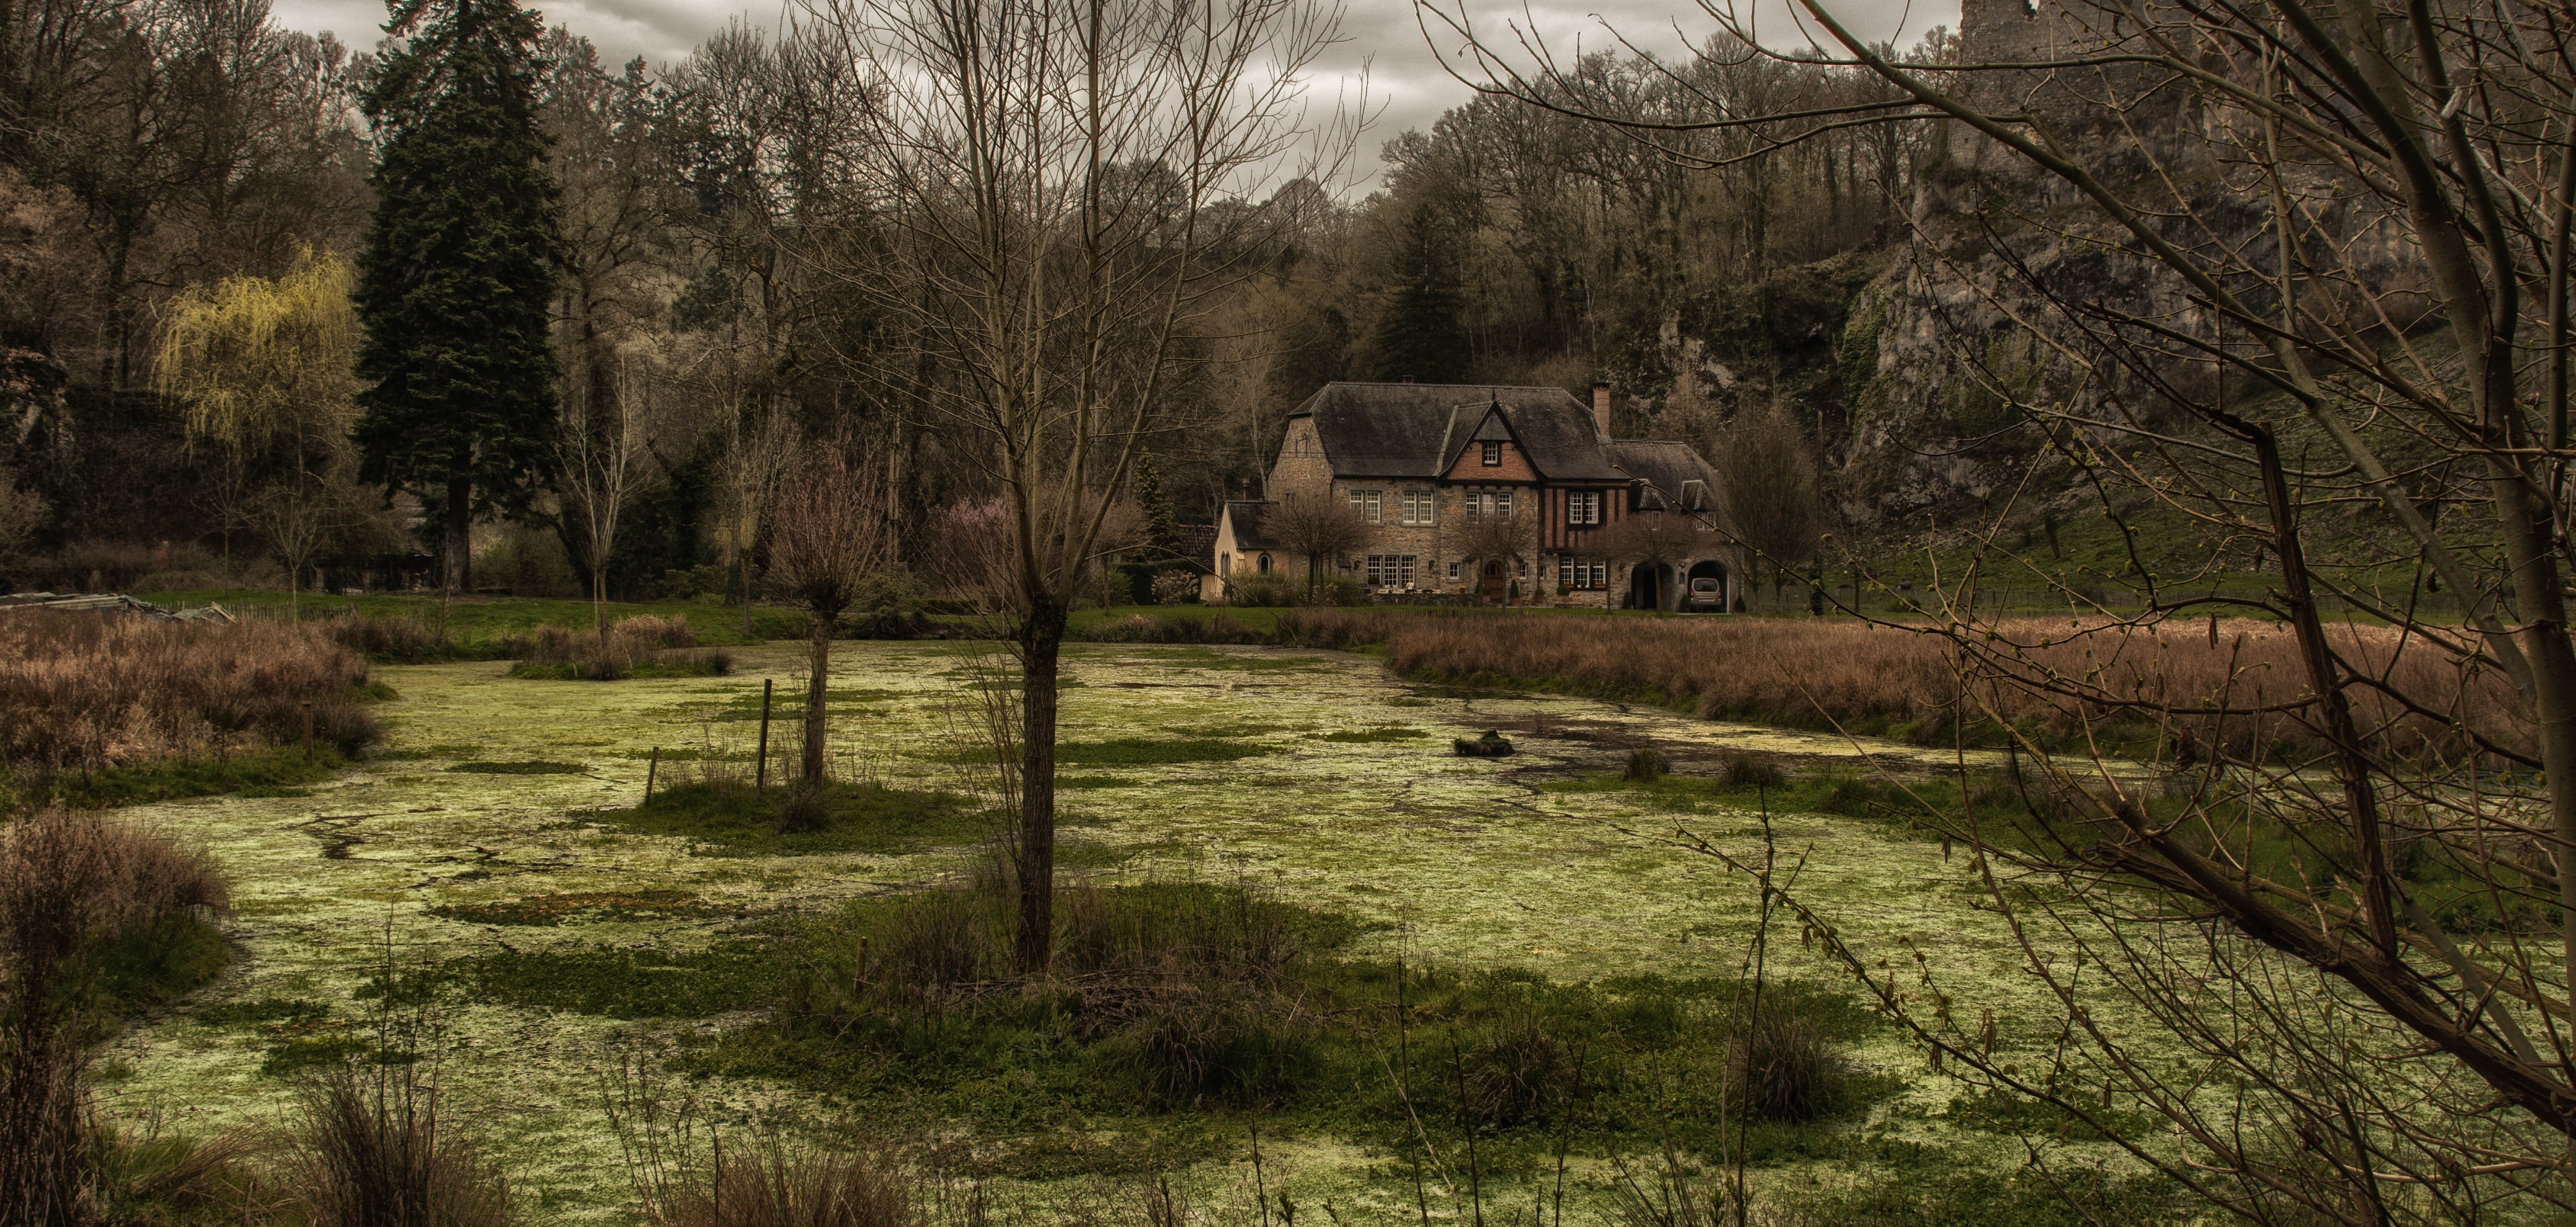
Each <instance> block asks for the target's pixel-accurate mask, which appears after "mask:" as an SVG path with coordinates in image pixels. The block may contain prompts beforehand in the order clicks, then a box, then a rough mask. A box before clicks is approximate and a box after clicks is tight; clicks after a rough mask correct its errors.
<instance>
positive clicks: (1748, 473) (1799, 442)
mask: <svg viewBox="0 0 2576 1227" xmlns="http://www.w3.org/2000/svg"><path fill="white" fill-rule="evenodd" d="M1709 466H1710V467H1711V468H1713V469H1715V470H1716V472H1717V496H1718V502H1719V505H1720V506H1721V507H1723V508H1724V509H1725V520H1724V525H1725V528H1726V530H1727V531H1728V532H1729V533H1730V534H1731V535H1733V536H1734V538H1735V539H1736V541H1738V542H1739V543H1741V544H1742V545H1743V546H1744V548H1745V549H1746V550H1747V551H1748V552H1750V553H1751V554H1752V555H1753V561H1754V563H1755V565H1757V566H1758V565H1760V564H1762V563H1765V562H1768V563H1770V564H1771V598H1772V603H1773V604H1774V605H1777V604H1778V603H1779V599H1780V589H1781V587H1782V584H1783V581H1784V580H1785V578H1786V577H1787V575H1788V573H1789V571H1790V570H1791V569H1793V568H1795V567H1798V566H1800V565H1802V564H1804V563H1805V562H1806V561H1807V560H1808V559H1811V558H1813V557H1815V556H1816V546H1817V543H1818V540H1819V538H1820V537H1821V536H1822V534H1823V532H1824V523H1823V521H1824V509H1823V507H1822V506H1821V505H1820V500H1819V499H1818V497H1817V489H1818V482H1817V479H1816V458H1815V454H1814V452H1813V451H1812V450H1810V448H1809V446H1808V444H1807V439H1806V436H1805V434H1804V433H1803V432H1801V431H1800V430H1799V429H1798V427H1797V424H1796V423H1794V422H1792V421H1790V420H1789V419H1788V418H1787V417H1786V416H1785V415H1783V414H1781V413H1780V412H1778V411H1777V410H1767V411H1747V412H1744V413H1740V414H1738V415H1737V417H1736V419H1735V420H1734V421H1732V422H1729V423H1728V424H1727V425H1726V427H1725V428H1724V429H1722V430H1720V431H1719V432H1718V433H1717V436H1716V438H1715V440H1714V441H1713V442H1712V443H1711V445H1710V447H1709Z"/></svg>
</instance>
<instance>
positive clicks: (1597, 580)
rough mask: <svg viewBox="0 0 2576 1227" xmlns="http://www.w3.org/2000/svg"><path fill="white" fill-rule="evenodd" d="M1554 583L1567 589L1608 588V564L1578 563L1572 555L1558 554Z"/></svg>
mask: <svg viewBox="0 0 2576 1227" xmlns="http://www.w3.org/2000/svg"><path fill="white" fill-rule="evenodd" d="M1556 582H1557V583H1558V584H1560V585H1562V586H1564V587H1567V588H1606V587H1609V586H1610V564H1608V563H1606V562H1578V561H1576V560H1575V557H1574V555H1572V554H1559V555H1557V557H1556Z"/></svg>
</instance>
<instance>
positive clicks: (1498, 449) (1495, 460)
mask: <svg viewBox="0 0 2576 1227" xmlns="http://www.w3.org/2000/svg"><path fill="white" fill-rule="evenodd" d="M1485 464H1486V465H1487V466H1488V467H1491V468H1501V467H1502V464H1503V441H1502V440H1500V439H1487V440H1485Z"/></svg>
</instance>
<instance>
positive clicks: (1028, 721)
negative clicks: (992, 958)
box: [1018, 597, 1065, 974]
mask: <svg viewBox="0 0 2576 1227" xmlns="http://www.w3.org/2000/svg"><path fill="white" fill-rule="evenodd" d="M1064 626H1065V610H1064V607H1063V606H1062V605H1060V604H1058V603H1057V602H1056V601H1055V600H1054V599H1053V598H1051V597H1041V598H1039V599H1038V600H1037V601H1036V602H1034V607H1033V608H1031V609H1030V610H1029V614H1028V620H1027V621H1026V622H1024V623H1022V624H1021V626H1020V714H1021V733H1020V847H1019V854H1020V864H1019V870H1020V933H1019V944H1018V953H1019V964H1020V970H1021V971H1022V972H1024V973H1031V974H1034V973H1037V972H1042V971H1044V970H1046V968H1047V964H1048V963H1049V962H1050V961H1052V959H1053V957H1054V953H1055V950H1054V947H1055V719H1056V656H1057V652H1058V649H1059V648H1061V647H1062V645H1063V643H1064Z"/></svg>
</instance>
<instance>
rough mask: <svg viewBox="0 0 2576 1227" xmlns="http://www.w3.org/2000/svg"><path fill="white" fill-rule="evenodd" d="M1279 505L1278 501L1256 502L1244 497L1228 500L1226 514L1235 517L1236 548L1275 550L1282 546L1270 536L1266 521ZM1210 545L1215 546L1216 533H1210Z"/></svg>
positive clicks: (1210, 546)
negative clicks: (1243, 498)
mask: <svg viewBox="0 0 2576 1227" xmlns="http://www.w3.org/2000/svg"><path fill="white" fill-rule="evenodd" d="M1278 507H1279V504H1277V503H1263V502H1254V501H1249V500H1242V499H1237V500H1234V501H1231V502H1228V503H1227V504H1226V505H1225V514H1226V515H1228V516H1231V517H1233V519H1234V548H1236V549H1238V550H1275V549H1278V548H1280V545H1279V542H1278V541H1277V540H1275V539H1273V538H1272V537H1271V536H1270V533H1269V531H1268V525H1267V524H1266V523H1265V521H1267V520H1268V519H1269V518H1270V513H1271V512H1272V511H1275V510H1277V509H1278ZM1208 545H1209V548H1211V549H1213V548H1215V545H1216V536H1215V534H1214V533H1210V534H1209V536H1208Z"/></svg>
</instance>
